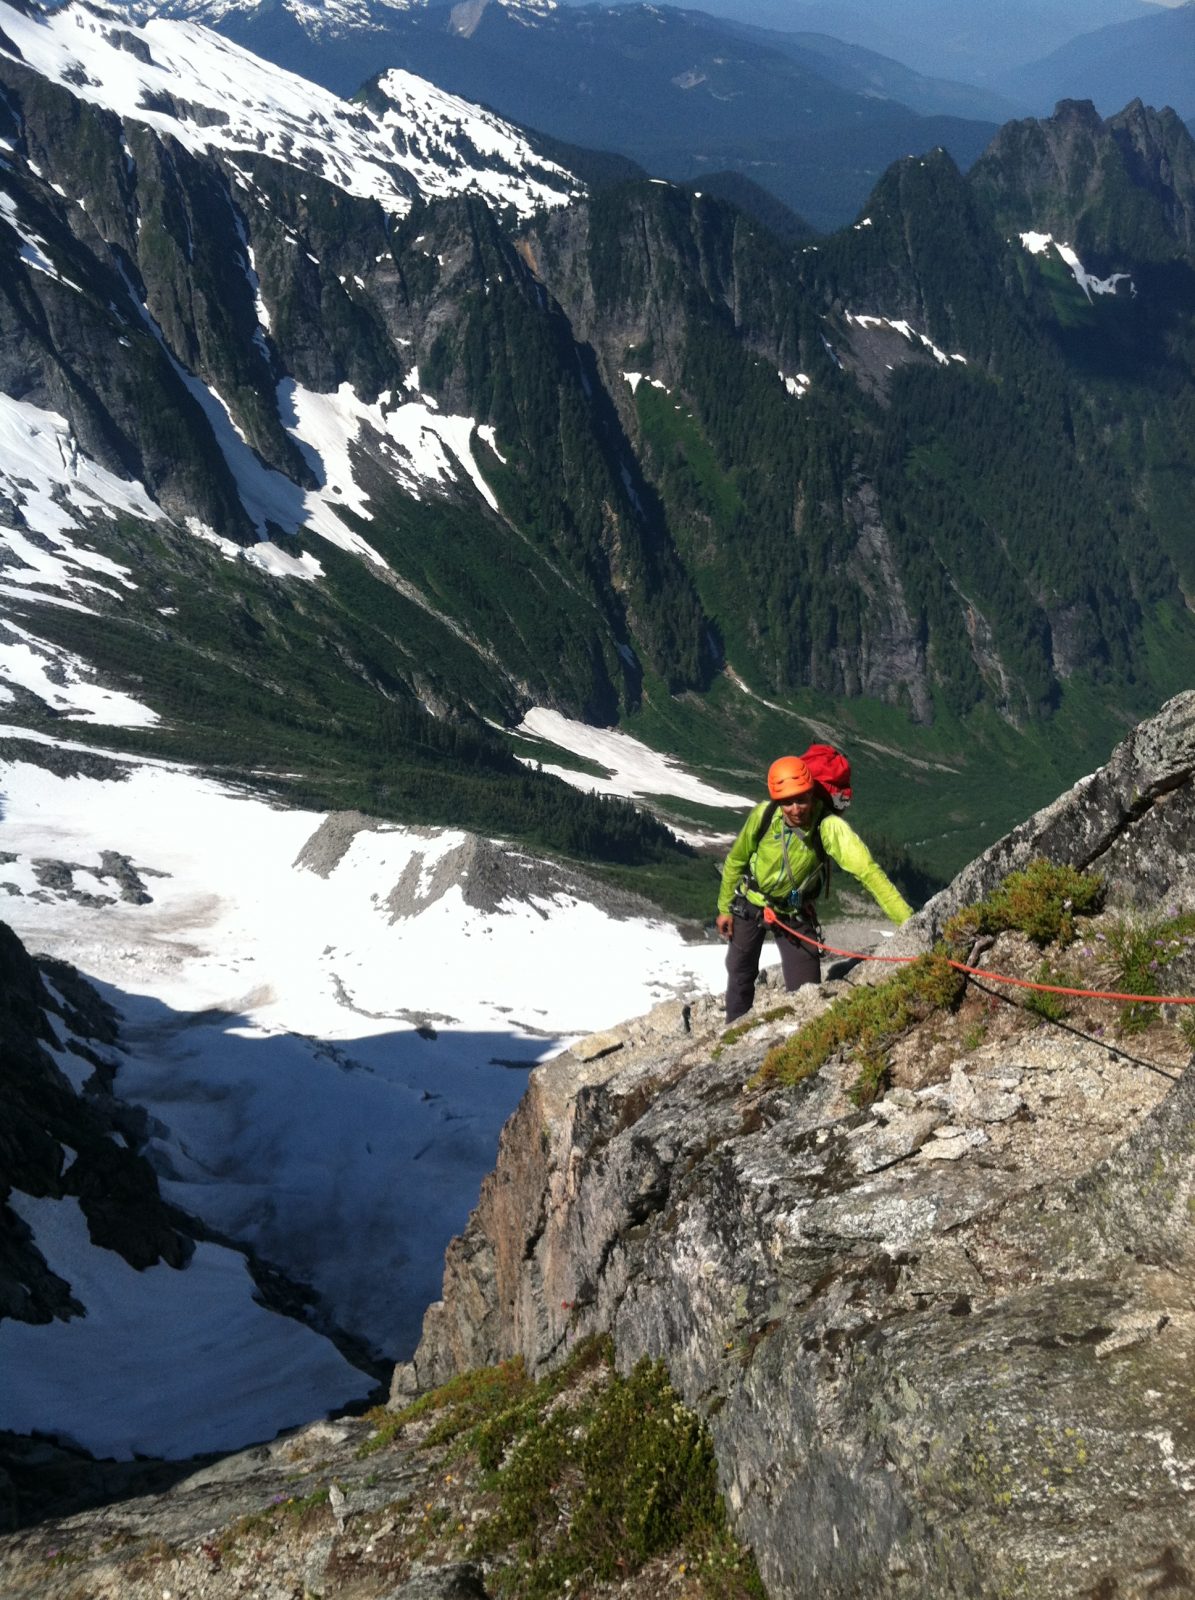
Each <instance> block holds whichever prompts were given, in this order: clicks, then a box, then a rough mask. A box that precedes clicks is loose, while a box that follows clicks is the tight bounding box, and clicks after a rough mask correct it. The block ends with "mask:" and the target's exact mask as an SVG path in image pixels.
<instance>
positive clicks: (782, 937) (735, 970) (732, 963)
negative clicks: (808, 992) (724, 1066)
mask: <svg viewBox="0 0 1195 1600" xmlns="http://www.w3.org/2000/svg"><path fill="white" fill-rule="evenodd" d="M746 903H747V904H748V905H750V901H748V902H746ZM738 904H739V903H738V902H736V905H735V906H733V907H732V908H731V909H732V910H733V912H734V932H733V934H732V935H731V939H730V947H729V948H728V950H727V952H726V1020H727V1022H733V1021H734V1020H735V1018H736V1017H741V1016H742V1015H743V1013H744V1012H745V1011H750V1009H751V1003H752V1001H753V1000H754V999H755V980H756V978H757V977H758V976H759V958H760V956H761V955H762V954H763V942H764V939H765V937H766V935H767V931H768V930H767V925H766V924H765V922H764V920H763V913H762V912H759V914H758V915H757V916H754V917H753V916H750V915H742V914H740V912H739V910H738ZM751 910H753V911H754V910H756V907H754V906H752V907H751ZM784 920H785V921H786V922H789V923H791V924H792V926H793V927H794V928H800V930H801V932H802V933H808V934H811V935H813V934H816V929H815V926H814V924H813V923H812V922H811V921H809V920H808V919H807V918H806V917H804V916H802V915H801V914H800V913H799V912H794V913H793V915H792V916H786V917H785V919H784ZM773 932H774V933H775V935H776V943H777V944H778V945H779V946H780V970H781V971H782V972H783V973H784V987H785V988H786V989H799V988H800V987H801V985H802V984H803V983H820V982H821V975H822V964H821V957H820V955H819V954H818V952H817V951H816V950H814V949H812V948H811V947H810V946H809V945H807V944H803V943H802V942H801V940H800V939H794V938H793V936H792V935H791V934H789V933H785V932H784V931H783V930H782V929H780V928H775V929H773Z"/></svg>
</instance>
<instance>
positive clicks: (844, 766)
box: [801, 744, 851, 811]
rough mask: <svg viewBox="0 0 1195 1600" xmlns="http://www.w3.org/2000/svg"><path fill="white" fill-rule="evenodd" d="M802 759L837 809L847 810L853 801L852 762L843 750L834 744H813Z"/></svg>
mask: <svg viewBox="0 0 1195 1600" xmlns="http://www.w3.org/2000/svg"><path fill="white" fill-rule="evenodd" d="M801 760H802V761H803V762H804V763H805V765H806V766H807V767H808V768H809V775H810V777H811V778H812V779H813V781H814V783H815V784H816V785H817V786H818V788H819V789H821V790H822V792H823V793H824V794H825V796H826V798H827V799H828V800H829V802H830V804H831V805H832V806H833V807H834V809H835V811H845V810H846V808H847V807H848V806H849V805H850V803H851V764H850V762H849V761H848V760H847V758H846V757H845V756H844V755H843V753H842V751H841V750H836V749H835V748H834V746H833V745H832V744H811V745H810V746H809V748H808V750H806V752H805V754H804V755H803V756H802V757H801Z"/></svg>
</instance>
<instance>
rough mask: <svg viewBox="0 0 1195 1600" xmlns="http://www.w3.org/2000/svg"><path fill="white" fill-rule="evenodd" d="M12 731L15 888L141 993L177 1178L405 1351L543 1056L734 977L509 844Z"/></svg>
mask: <svg viewBox="0 0 1195 1600" xmlns="http://www.w3.org/2000/svg"><path fill="white" fill-rule="evenodd" d="M5 733H6V735H7V737H6V740H5V746H4V748H5V753H6V759H5V760H4V762H3V764H2V766H0V786H2V789H3V794H4V809H5V825H4V864H3V866H0V891H2V892H3V894H4V904H3V910H4V915H5V917H6V919H7V920H8V921H9V922H10V923H11V925H12V926H13V928H14V929H15V930H16V931H17V933H18V934H19V935H20V936H21V938H22V939H23V940H24V942H25V944H26V946H27V947H28V948H29V949H31V950H34V951H45V952H49V953H51V954H53V955H55V956H59V957H61V958H63V959H65V960H68V961H70V962H71V963H72V964H74V965H75V966H76V967H77V968H78V969H79V970H80V971H81V972H82V973H83V974H85V975H86V976H87V978H88V979H89V980H91V981H92V982H94V983H96V984H97V986H98V987H99V988H100V991H101V993H102V994H103V995H104V996H105V997H106V998H107V999H108V1000H109V1001H110V1002H111V1003H112V1004H113V1005H114V1006H115V1007H116V1009H117V1010H118V1012H119V1013H120V1014H121V1016H122V1018H123V1021H122V1024H121V1045H122V1047H123V1049H124V1050H125V1052H126V1053H125V1054H123V1055H122V1056H121V1057H120V1059H119V1065H118V1070H117V1073H116V1078H115V1082H114V1086H113V1091H114V1093H116V1094H118V1095H119V1096H120V1097H121V1098H122V1099H123V1100H124V1101H126V1102H128V1103H130V1104H133V1105H135V1106H140V1107H144V1108H145V1110H146V1111H147V1112H148V1113H149V1116H150V1118H151V1119H152V1120H151V1123H150V1127H151V1129H152V1132H151V1135H150V1137H149V1140H148V1146H147V1152H148V1154H149V1156H150V1158H151V1160H152V1161H153V1163H154V1165H155V1167H156V1168H157V1170H158V1173H159V1177H160V1180H161V1185H162V1190H163V1193H164V1195H165V1196H166V1197H167V1198H168V1199H169V1200H171V1201H172V1202H174V1203H175V1204H177V1205H179V1206H181V1207H182V1208H183V1209H184V1210H185V1211H189V1212H191V1213H192V1214H194V1215H197V1216H199V1217H201V1218H202V1219H203V1220H204V1221H205V1222H207V1223H208V1224H209V1225H212V1226H214V1227H216V1228H218V1229H219V1230H220V1231H221V1232H222V1233H223V1234H224V1235H226V1236H228V1237H231V1238H233V1239H236V1240H238V1241H242V1242H244V1243H247V1244H250V1245H252V1246H253V1247H254V1248H255V1249H257V1250H258V1251H259V1252H260V1254H261V1255H262V1257H263V1258H264V1259H266V1260H267V1261H269V1262H271V1263H272V1264H273V1265H275V1266H277V1267H279V1268H281V1269H282V1270H283V1271H285V1272H286V1273H287V1274H288V1275H289V1276H290V1277H291V1278H294V1279H297V1280H300V1281H302V1282H305V1283H308V1284H310V1285H312V1286H313V1287H314V1288H315V1290H316V1291H317V1293H318V1294H319V1295H320V1296H321V1299H322V1302H323V1305H324V1308H325V1309H326V1311H327V1312H328V1313H329V1314H330V1316H331V1317H332V1318H333V1320H334V1321H335V1322H336V1323H337V1324H338V1325H339V1326H341V1327H343V1328H345V1329H346V1330H347V1331H348V1332H349V1333H351V1334H354V1335H356V1336H358V1337H360V1338H362V1339H363V1340H365V1341H366V1342H367V1343H368V1344H369V1345H372V1346H373V1347H374V1348H375V1349H376V1350H377V1351H379V1352H381V1353H384V1354H386V1355H389V1356H396V1355H399V1354H402V1353H404V1352H405V1351H406V1350H408V1349H409V1348H410V1347H411V1344H412V1342H413V1340H414V1338H415V1336H416V1334H417V1331H418V1327H419V1322H420V1318H421V1316H422V1312H423V1309H424V1307H425V1305H426V1304H427V1303H428V1301H430V1300H431V1299H433V1298H434V1297H435V1294H436V1292H437V1288H438V1284H439V1278H440V1271H441V1265H442V1256H443V1250H444V1247H445V1245H446V1243H447V1241H448V1239H449V1238H450V1237H451V1235H452V1234H453V1232H455V1231H456V1230H458V1229H459V1228H460V1226H461V1225H462V1224H463V1222H464V1219H465V1216H466V1214H467V1212H468V1209H469V1207H470V1206H471V1204H472V1203H473V1201H474V1200H475V1198H476V1193H477V1187H478V1184H479V1182H480V1180H481V1177H482V1175H483V1174H484V1173H485V1172H486V1171H487V1170H488V1168H489V1167H490V1165H491V1163H492V1161H493V1156H494V1150H495V1146H496V1140H497V1133H498V1129H499V1127H500V1126H501V1124H502V1122H503V1120H504V1119H505V1117H506V1116H507V1115H508V1114H509V1112H510V1111H511V1110H512V1109H513V1107H514V1105H515V1103H516V1102H517V1100H518V1098H519V1096H520V1094H521V1092H522V1086H523V1082H524V1079H525V1069H526V1068H527V1067H529V1066H530V1065H531V1064H533V1063H534V1062H535V1061H537V1060H540V1059H543V1058H544V1057H545V1056H546V1055H549V1054H551V1053H552V1052H553V1051H554V1050H556V1049H558V1048H560V1047H562V1045H563V1044H564V1043H565V1041H566V1040H568V1039H575V1038H576V1037H577V1036H578V1035H583V1034H586V1033H589V1032H592V1031H595V1030H600V1029H601V1028H603V1027H606V1026H608V1025H609V1024H611V1023H613V1022H615V1021H616V1020H618V1019H619V1018H620V1017H623V1016H627V1015H631V1014H635V1013H637V1012H640V1011H643V1010H644V1009H646V1008H648V1007H649V1006H650V1005H652V1004H654V1003H655V1002H656V1001H658V1000H660V999H662V998H667V997H669V996H670V995H673V994H675V993H678V992H681V991H684V990H689V989H692V988H693V987H698V988H700V989H702V990H707V989H709V988H711V987H712V988H717V987H719V982H720V971H721V960H722V952H721V950H720V948H719V947H718V946H717V945H715V944H711V943H702V944H697V945H686V944H685V943H684V942H683V941H682V939H681V937H680V936H679V934H678V933H677V931H676V929H675V928H674V927H672V926H671V925H670V924H666V923H663V922H660V921H655V920H653V919H652V918H651V916H650V914H649V913H647V912H646V908H645V907H644V906H643V905H642V904H640V903H635V902H630V901H627V900H625V899H622V898H620V897H618V896H616V895H615V896H611V895H610V894H609V893H605V894H603V891H602V890H601V889H600V888H599V887H598V886H597V885H596V884H594V883H593V882H590V881H586V880H584V879H573V878H570V877H569V876H567V875H566V874H564V873H563V872H562V871H561V870H560V869H558V868H553V867H549V866H547V865H546V864H544V863H542V862H537V861H535V860H533V859H532V858H530V857H528V856H526V855H524V854H522V853H520V852H518V851H515V850H513V849H511V848H509V847H506V846H501V845H492V844H490V843H489V842H487V841H482V840H478V839H477V838H476V837H474V836H470V835H467V834H465V833H463V832H459V831H433V830H420V829H408V828H399V827H393V826H390V827H387V826H384V825H378V824H376V823H370V822H369V821H367V820H366V819H364V818H362V817H358V816H353V815H352V814H342V815H335V816H332V817H325V816H321V815H319V814H316V813H312V812H309V811H298V810H292V811H284V810H279V809H277V808H275V807H272V806H270V805H269V804H266V803H264V802H263V801H261V800H257V799H252V798H249V797H248V796H246V795H244V794H243V793H238V792H236V791H235V790H231V789H229V788H227V787H221V786H220V785H218V784H216V783H213V782H211V781H209V780H207V779H205V778H202V777H200V776H198V775H196V774H195V773H193V772H191V771H188V770H187V769H185V768H182V767H178V766H172V765H169V764H165V763H159V762H149V761H144V760H137V759H135V758H129V757H124V756H120V755H116V756H113V757H100V756H98V755H97V754H96V753H95V751H94V750H91V749H88V750H84V749H83V748H82V747H78V746H75V747H72V746H70V745H69V743H63V742H59V743H58V744H56V745H52V744H51V743H49V742H48V741H43V742H40V744H39V747H38V751H31V748H30V746H29V745H28V744H23V745H16V744H13V743H12V742H10V741H11V740H12V739H15V738H17V737H18V730H15V729H11V728H9V729H7V730H5ZM30 754H40V759H41V760H44V761H45V762H47V763H48V764H49V766H51V767H53V768H55V769H56V770H53V771H51V770H47V768H46V767H43V766H39V765H35V764H33V762H31V761H30V760H29V759H27V758H28V756H29V755H30ZM105 852H110V854H108V855H105ZM117 857H125V858H127V861H128V867H127V870H125V869H123V868H122V869H121V873H120V874H119V875H114V873H115V869H114V866H113V863H114V861H115V860H116V858H117ZM130 874H132V876H130ZM134 878H135V879H136V882H135V883H134V882H133V879H134ZM711 881H712V880H711ZM130 884H133V888H134V889H135V891H136V892H126V891H128V888H129V885H130ZM599 970H600V973H601V980H600V982H596V981H595V974H596V973H597V972H598V971H599ZM41 1221H43V1222H45V1221H46V1219H45V1218H41ZM46 1225H47V1226H48V1225H49V1224H48V1222H47V1223H46ZM65 1226H66V1225H65V1224H64V1228H65ZM67 1231H69V1230H67ZM72 1237H73V1235H72ZM64 1248H65V1247H64ZM51 1265H52V1266H53V1262H52V1261H51ZM63 1275H64V1276H66V1275H68V1274H66V1273H64V1274H63ZM4 1425H6V1424H5V1421H4V1419H3V1417H0V1427H2V1426H4ZM197 1447H198V1446H196V1448H197Z"/></svg>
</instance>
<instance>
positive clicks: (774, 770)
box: [768, 756, 813, 800]
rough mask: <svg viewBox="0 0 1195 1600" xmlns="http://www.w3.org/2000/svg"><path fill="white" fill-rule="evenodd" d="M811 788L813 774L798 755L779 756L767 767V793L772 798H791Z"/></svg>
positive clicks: (805, 792)
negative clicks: (777, 759)
mask: <svg viewBox="0 0 1195 1600" xmlns="http://www.w3.org/2000/svg"><path fill="white" fill-rule="evenodd" d="M812 788H813V774H812V773H811V772H810V770H809V768H808V767H807V766H806V765H805V763H804V762H803V761H802V760H801V758H800V756H781V757H780V759H779V761H773V762H772V765H771V766H770V767H769V768H768V793H769V794H770V795H771V797H772V799H773V800H791V799H792V798H793V796H794V795H798V794H807V793H808V792H809V790H810V789H812Z"/></svg>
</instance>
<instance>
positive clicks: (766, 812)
mask: <svg viewBox="0 0 1195 1600" xmlns="http://www.w3.org/2000/svg"><path fill="white" fill-rule="evenodd" d="M779 809H780V802H779V801H778V800H769V801H768V803H767V805H766V806H765V807H764V808H763V812H762V814H761V816H760V819H759V826H758V827H757V828H756V830H755V837H754V838H753V839H752V841H751V852H752V854H754V853H755V851H756V850H758V849H759V842H760V840H761V839H762V838H763V836H764V834H765V833H767V831H768V829H769V828H770V827H771V826H772V818H773V817H774V816H775V815H776V813H777V811H779ZM809 844H810V848H811V849H812V851H813V853H814V855H815V856H816V857H817V866H818V873H819V875H820V881H819V883H818V886H817V888H816V889H815V890H814V892H813V894H811V895H810V896H809V899H811V900H817V899H819V898H820V897H822V896H825V895H828V894H829V893H830V872H831V866H830V857H829V856H828V855H827V854H826V847H825V845H824V844H823V843H822V819H821V818H820V817H819V818H818V819H817V822H816V823H815V824H814V826H813V829H812V830H811V832H810V835H809ZM748 882H749V885H750V887H751V888H753V889H758V888H759V885H758V884H757V883H756V882H755V880H754V878H749V880H748Z"/></svg>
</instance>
